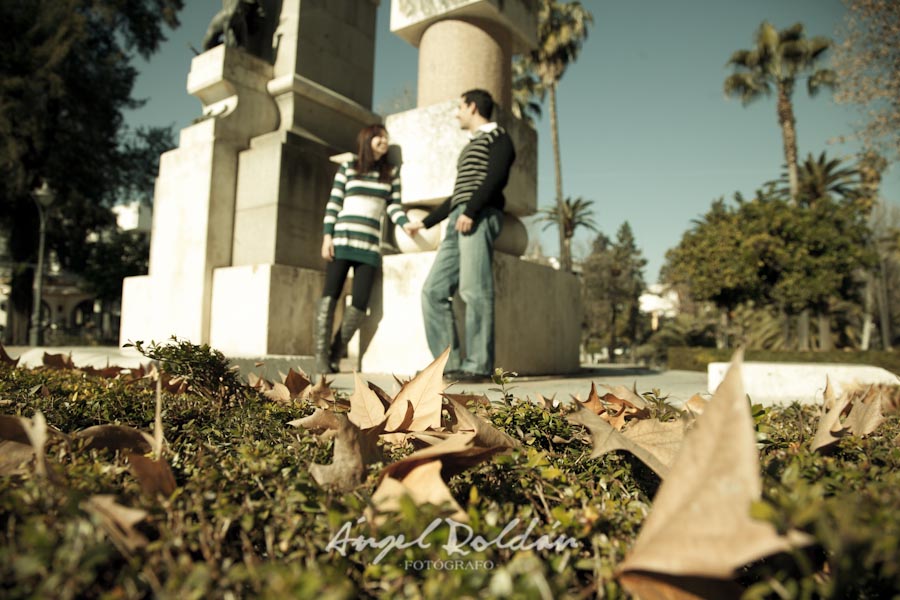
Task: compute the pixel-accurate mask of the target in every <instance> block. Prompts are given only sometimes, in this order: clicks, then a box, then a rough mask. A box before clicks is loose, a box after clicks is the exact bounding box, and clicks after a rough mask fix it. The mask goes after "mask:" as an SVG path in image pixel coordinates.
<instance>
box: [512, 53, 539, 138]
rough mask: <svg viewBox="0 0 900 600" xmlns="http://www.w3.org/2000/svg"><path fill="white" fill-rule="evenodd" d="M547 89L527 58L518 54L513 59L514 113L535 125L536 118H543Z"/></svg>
mask: <svg viewBox="0 0 900 600" xmlns="http://www.w3.org/2000/svg"><path fill="white" fill-rule="evenodd" d="M546 95H547V90H546V89H545V88H544V83H543V82H542V81H541V80H540V79H539V78H538V76H537V74H536V73H535V72H534V69H533V68H531V63H530V62H529V61H528V59H527V58H523V57H522V56H516V57H515V58H514V59H513V61H512V114H513V116H515V117H516V118H518V119H521V120H522V121H524V122H525V123H528V124H529V125H531V126H532V127H534V119H535V118H538V119H540V118H541V103H543V102H544V96H546Z"/></svg>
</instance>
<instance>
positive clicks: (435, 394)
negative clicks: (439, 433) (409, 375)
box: [394, 347, 450, 431]
mask: <svg viewBox="0 0 900 600" xmlns="http://www.w3.org/2000/svg"><path fill="white" fill-rule="evenodd" d="M449 357H450V348H449V347H448V348H447V349H446V350H444V352H443V353H442V354H441V355H440V356H438V357H437V358H436V359H434V361H433V362H432V363H431V364H430V365H428V366H427V367H425V368H424V369H423V370H422V371H421V372H420V373H419V374H418V375H416V376H415V377H414V378H413V379H412V380H410V381H408V382H406V383H405V384H403V387H401V388H400V391H399V392H397V395H396V396H395V397H394V402H400V401H402V400H406V401H408V402H409V403H410V404H412V407H413V418H412V421H411V422H410V424H409V425H408V427H407V430H409V431H424V430H426V429H440V427H441V408H442V407H443V397H442V396H441V394H442V393H443V391H444V388H445V386H444V381H443V375H444V365H446V364H447V359H448V358H449Z"/></svg>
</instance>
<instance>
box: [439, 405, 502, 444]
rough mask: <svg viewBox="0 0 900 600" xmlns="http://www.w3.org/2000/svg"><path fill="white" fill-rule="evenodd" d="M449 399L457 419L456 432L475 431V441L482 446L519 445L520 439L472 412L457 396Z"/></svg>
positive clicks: (454, 430)
mask: <svg viewBox="0 0 900 600" xmlns="http://www.w3.org/2000/svg"><path fill="white" fill-rule="evenodd" d="M447 400H448V402H449V404H450V410H451V411H452V413H453V415H454V417H455V421H456V427H455V428H454V429H453V432H454V433H463V432H474V433H475V439H474V440H473V443H474V444H475V445H476V446H480V447H482V448H515V447H516V446H519V442H518V441H516V440H515V439H513V438H512V437H510V436H509V435H507V434H506V432H503V431H500V430H499V429H497V428H496V427H494V426H493V425H492V424H490V423H488V422H487V421H485V420H484V419H482V418H481V417H479V416H477V415H474V414H472V412H471V411H469V409H468V408H466V406H465V404H463V403H462V402H460V401H459V400H457V399H456V398H454V397H449V398H447Z"/></svg>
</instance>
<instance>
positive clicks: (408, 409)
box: [384, 399, 415, 432]
mask: <svg viewBox="0 0 900 600" xmlns="http://www.w3.org/2000/svg"><path fill="white" fill-rule="evenodd" d="M414 415H415V412H414V411H413V405H412V403H411V402H410V401H409V400H406V399H401V400H395V401H394V403H393V404H391V405H390V407H388V409H387V412H385V413H384V416H385V423H384V430H385V431H390V432H401V431H409V428H410V427H409V426H410V424H411V423H412V421H413V416H414Z"/></svg>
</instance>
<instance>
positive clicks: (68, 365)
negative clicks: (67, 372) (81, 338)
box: [42, 352, 75, 369]
mask: <svg viewBox="0 0 900 600" xmlns="http://www.w3.org/2000/svg"><path fill="white" fill-rule="evenodd" d="M42 362H43V363H44V366H45V367H48V368H51V369H74V368H75V363H73V362H72V355H71V354H48V353H46V352H44V356H43V359H42Z"/></svg>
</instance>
